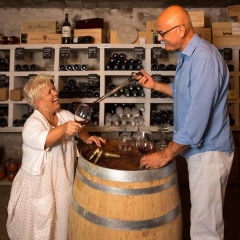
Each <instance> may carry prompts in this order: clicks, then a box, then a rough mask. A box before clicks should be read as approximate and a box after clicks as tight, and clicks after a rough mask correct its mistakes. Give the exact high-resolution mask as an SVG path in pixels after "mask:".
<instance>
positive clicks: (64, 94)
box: [59, 90, 67, 98]
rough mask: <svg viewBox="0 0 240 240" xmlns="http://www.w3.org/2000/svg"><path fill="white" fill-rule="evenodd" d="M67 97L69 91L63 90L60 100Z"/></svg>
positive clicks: (60, 93)
mask: <svg viewBox="0 0 240 240" xmlns="http://www.w3.org/2000/svg"><path fill="white" fill-rule="evenodd" d="M66 97H67V91H64V90H62V91H60V92H59V98H66Z"/></svg>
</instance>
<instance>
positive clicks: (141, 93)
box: [137, 89, 145, 97]
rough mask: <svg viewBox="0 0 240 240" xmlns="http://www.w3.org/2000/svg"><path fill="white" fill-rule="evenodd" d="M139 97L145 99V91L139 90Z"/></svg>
mask: <svg viewBox="0 0 240 240" xmlns="http://www.w3.org/2000/svg"><path fill="white" fill-rule="evenodd" d="M137 95H138V96H139V97H145V92H144V90H143V89H141V90H138V91H137Z"/></svg>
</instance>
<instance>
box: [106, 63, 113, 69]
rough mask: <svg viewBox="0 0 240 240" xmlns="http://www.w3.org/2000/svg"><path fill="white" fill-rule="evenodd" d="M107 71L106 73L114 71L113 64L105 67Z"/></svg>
mask: <svg viewBox="0 0 240 240" xmlns="http://www.w3.org/2000/svg"><path fill="white" fill-rule="evenodd" d="M105 70H106V71H111V70H112V65H111V64H109V63H108V64H106V66H105Z"/></svg>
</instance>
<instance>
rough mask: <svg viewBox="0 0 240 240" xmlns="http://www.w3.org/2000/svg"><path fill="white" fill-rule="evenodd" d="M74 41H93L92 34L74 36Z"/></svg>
mask: <svg viewBox="0 0 240 240" xmlns="http://www.w3.org/2000/svg"><path fill="white" fill-rule="evenodd" d="M72 43H93V37H92V36H83V37H74V38H73V40H72Z"/></svg>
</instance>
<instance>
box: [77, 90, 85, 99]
mask: <svg viewBox="0 0 240 240" xmlns="http://www.w3.org/2000/svg"><path fill="white" fill-rule="evenodd" d="M76 97H77V98H85V97H86V91H83V90H78V91H77V93H76Z"/></svg>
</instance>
